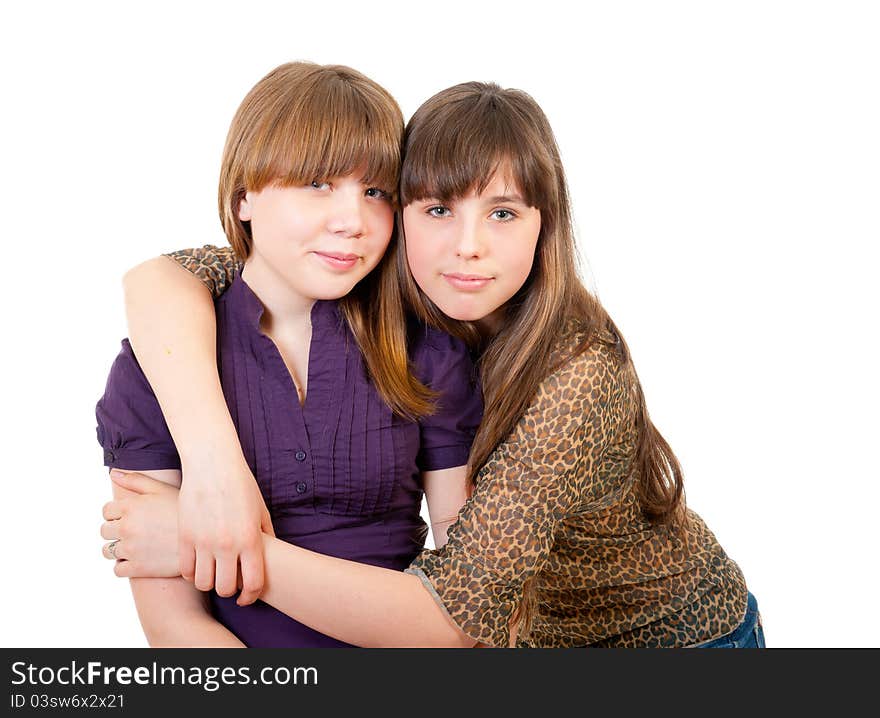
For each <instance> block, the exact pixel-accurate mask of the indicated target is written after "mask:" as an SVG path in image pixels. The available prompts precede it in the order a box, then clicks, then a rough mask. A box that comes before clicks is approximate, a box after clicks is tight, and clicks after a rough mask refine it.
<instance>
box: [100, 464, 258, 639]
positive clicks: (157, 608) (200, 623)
mask: <svg viewBox="0 0 880 718" xmlns="http://www.w3.org/2000/svg"><path fill="white" fill-rule="evenodd" d="M142 473H144V474H146V475H147V476H151V477H153V478H155V479H157V480H159V481H163V482H165V483H169V484H172V485H175V486H179V485H180V471H176V470H160V471H144V472H142ZM134 495H135V494H134V493H133V492H131V491H128V490H127V489H124V488H122V487H121V486H119V485H118V484H116V483H114V484H113V497H114V499H115V500H116V501H120V500H124V499H125V498H127V497H131V496H134ZM122 545H123V544H122V542H120V546H122ZM122 563H124V561H123V562H122ZM130 584H131V592H132V595H133V596H134V603H135V606H136V607H137V612H138V618H139V619H140V622H141V627H142V628H143V629H144V635H145V636H146V637H147V641H148V642H149V644H150V646H151V647H152V648H185V647H204V648H244V644H243V643H242V642H241V641H240V640H238V638H236V636H235V635H234V634H233V633H232V632H231V631H229V630H228V629H227V628H226V627H225V626H223V625H221V624H220V623H219V622H218V621H217V620H216V619H215V618H214V617H213V616H212V615H211V613H210V610H209V608H208V597H207V595H206V594H203V593H202V592H201V591H198V590H197V589H196V588H194V587H193V586H192V584H190V583H187V582H186V581H185V580H184V579H183V578H181V577H179V576H178V577H177V578H132V579H130Z"/></svg>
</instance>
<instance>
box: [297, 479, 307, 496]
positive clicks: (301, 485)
mask: <svg viewBox="0 0 880 718" xmlns="http://www.w3.org/2000/svg"><path fill="white" fill-rule="evenodd" d="M307 488H309V487H308V486H306V485H305V483H304V482H302V481H300V482H299V483H298V484H297V485H296V493H298V494H304V493H305V492H306V489H307Z"/></svg>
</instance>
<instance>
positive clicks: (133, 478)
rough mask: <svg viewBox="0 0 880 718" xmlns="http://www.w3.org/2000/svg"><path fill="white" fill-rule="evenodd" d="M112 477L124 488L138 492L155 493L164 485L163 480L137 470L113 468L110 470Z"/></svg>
mask: <svg viewBox="0 0 880 718" xmlns="http://www.w3.org/2000/svg"><path fill="white" fill-rule="evenodd" d="M110 478H111V479H112V481H113V483H114V484H117V485H119V486H121V487H122V488H123V489H128V490H129V491H134V492H135V493H136V494H155V493H158V492H159V491H160V490H161V489H162V487H163V486H166V484H164V483H163V482H161V481H156V479H151V478H150V477H149V476H145V475H144V474H139V473H138V472H136V471H128V472H126V471H120V470H119V469H113V471H111V472H110Z"/></svg>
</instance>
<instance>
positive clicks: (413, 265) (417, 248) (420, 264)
mask: <svg viewBox="0 0 880 718" xmlns="http://www.w3.org/2000/svg"><path fill="white" fill-rule="evenodd" d="M429 247H430V243H429V242H428V241H427V238H426V237H425V236H424V235H423V234H422V233H420V232H418V231H415V232H411V233H410V234H407V235H406V259H407V262H408V263H409V270H410V272H412V275H413V276H414V277H415V278H416V280H417V281H418V280H419V279H420V278H422V277H426V276H428V275H429V274H430V273H431V267H432V265H433V264H434V262H433V258H432V257H431V253H430V252H429V251H428V249H429Z"/></svg>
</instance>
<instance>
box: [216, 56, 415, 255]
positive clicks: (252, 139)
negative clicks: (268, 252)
mask: <svg viewBox="0 0 880 718" xmlns="http://www.w3.org/2000/svg"><path fill="white" fill-rule="evenodd" d="M402 135H403V115H402V113H401V111H400V107H398V105H397V102H395V100H394V98H393V97H392V96H391V95H390V94H389V93H388V92H387V91H386V90H385V89H383V88H382V87H380V86H379V85H378V84H376V83H375V82H373V81H372V80H370V79H369V78H368V77H365V76H364V75H362V74H361V73H359V72H358V71H357V70H353V69H351V68H350V67H345V66H344V65H316V64H313V63H309V62H290V63H287V64H285V65H281V66H280V67H276V68H275V69H274V70H272V72H270V73H269V74H268V75H266V76H265V77H264V78H263V79H262V80H260V81H259V82H258V83H257V84H256V85H254V87H253V89H251V91H250V92H249V93H248V94H247V96H246V97H245V98H244V100H243V101H242V103H241V105H240V106H239V108H238V111H237V112H236V113H235V117H234V118H233V120H232V124H231V125H230V128H229V134H228V135H227V138H226V146H225V148H224V150H223V159H222V162H221V169H220V188H219V197H218V201H219V209H220V221H221V222H222V223H223V230H224V231H225V232H226V237H227V238H228V239H229V243H230V244H231V245H232V248H233V249H234V250H235V253H236V256H237V257H238V258H239V260H240V261H244V260H245V259H247V257H248V256H249V255H250V250H251V233H250V227H249V223H247V222H242V221H241V220H240V219H239V218H238V209H239V206H240V205H241V200H242V199H244V196H245V193H247V192H259V191H260V190H261V189H263V188H264V187H266V186H267V185H270V184H277V185H279V186H282V187H291V186H296V185H304V184H308V183H309V182H312V181H313V180H324V179H327V178H330V177H340V176H345V175H348V174H351V173H352V172H354V171H355V170H357V169H359V168H362V167H363V168H365V174H364V177H363V179H364V181H365V182H367V183H368V184H371V185H375V186H377V187H378V188H379V189H382V190H385V191H386V192H388V193H389V195H391V197H392V201H395V202H396V196H397V180H398V174H399V172H400V143H401V137H402Z"/></svg>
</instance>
